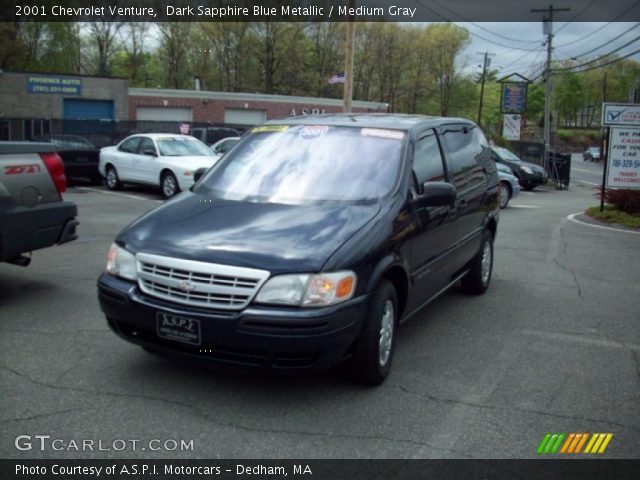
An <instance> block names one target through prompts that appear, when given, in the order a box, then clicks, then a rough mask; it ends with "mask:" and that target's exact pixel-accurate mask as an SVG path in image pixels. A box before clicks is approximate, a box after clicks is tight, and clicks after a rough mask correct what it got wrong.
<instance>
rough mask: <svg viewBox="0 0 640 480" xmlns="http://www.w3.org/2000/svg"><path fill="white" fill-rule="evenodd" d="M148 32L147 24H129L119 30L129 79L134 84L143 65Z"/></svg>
mask: <svg viewBox="0 0 640 480" xmlns="http://www.w3.org/2000/svg"><path fill="white" fill-rule="evenodd" d="M148 32H149V23H147V22H130V23H126V24H125V26H124V27H123V28H122V29H121V30H120V38H121V45H122V48H123V50H124V51H125V53H126V54H127V70H128V71H129V78H130V79H131V80H132V82H133V83H134V84H135V83H136V82H137V80H138V76H139V74H140V70H141V68H142V66H143V65H144V44H145V40H146V38H147V35H148Z"/></svg>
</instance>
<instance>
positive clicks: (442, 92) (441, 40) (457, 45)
mask: <svg viewBox="0 0 640 480" xmlns="http://www.w3.org/2000/svg"><path fill="white" fill-rule="evenodd" d="M425 33H426V47H427V50H426V66H427V74H428V75H430V76H431V78H432V79H433V81H434V82H435V85H436V88H437V93H438V97H439V101H440V102H439V103H440V115H442V116H447V115H448V114H449V108H450V106H451V92H452V90H453V86H454V84H455V82H456V80H457V79H458V71H457V69H456V57H457V56H458V54H459V53H460V52H461V51H462V49H463V48H464V47H465V45H466V44H467V43H468V42H469V32H467V30H465V29H463V28H460V27H458V26H456V25H453V24H450V23H446V24H432V25H429V26H428V27H427V30H426V32H425Z"/></svg>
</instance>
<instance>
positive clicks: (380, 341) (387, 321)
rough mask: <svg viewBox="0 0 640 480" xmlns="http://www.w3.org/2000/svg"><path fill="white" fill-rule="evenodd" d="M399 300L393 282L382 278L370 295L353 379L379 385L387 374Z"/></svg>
mask: <svg viewBox="0 0 640 480" xmlns="http://www.w3.org/2000/svg"><path fill="white" fill-rule="evenodd" d="M397 312H398V302H397V296H396V290H395V288H394V287H393V285H392V284H391V283H390V282H389V281H387V280H383V281H382V282H380V284H379V285H378V287H377V288H376V290H375V292H374V293H373V295H372V296H371V300H370V303H369V309H368V311H367V315H366V317H365V319H364V325H363V327H362V332H361V333H360V337H359V338H358V340H357V341H356V346H355V356H354V359H353V363H354V365H353V367H354V372H353V373H354V374H355V376H356V380H357V381H359V382H360V383H363V384H365V385H372V386H374V385H379V384H381V383H382V382H383V381H384V379H385V378H387V376H388V375H389V372H390V371H391V362H392V360H393V352H394V350H395V343H396V336H395V331H396V327H397V325H398V313H397Z"/></svg>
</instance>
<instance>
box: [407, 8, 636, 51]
mask: <svg viewBox="0 0 640 480" xmlns="http://www.w3.org/2000/svg"><path fill="white" fill-rule="evenodd" d="M638 1H640V0H638ZM414 2H415V3H417V4H418V5H420V6H422V7H423V8H426V9H427V10H429V11H430V12H431V13H433V14H434V15H436V16H437V17H439V18H442V19H443V20H446V21H450V20H449V19H448V18H445V17H444V16H443V15H442V14H440V13H439V12H437V11H435V10H434V9H432V8H431V7H429V6H427V5H425V4H424V3H422V2H421V1H420V0H414ZM458 16H459V15H458ZM460 18H462V17H460ZM468 23H471V24H472V25H475V24H474V23H473V22H468ZM452 25H454V26H456V27H458V28H459V29H461V30H465V31H466V32H468V33H469V34H470V35H473V36H474V37H478V38H479V39H480V40H484V41H485V42H488V43H491V44H493V45H497V46H499V47H502V48H508V49H509V50H520V51H523V52H532V51H535V50H536V49H535V48H533V49H529V48H521V47H513V46H511V45H505V44H503V43H499V42H496V41H494V40H489V39H488V38H485V37H483V36H481V35H479V34H477V33H475V32H473V31H471V30H467V29H464V28H462V27H461V26H459V25H456V24H455V23H454V24H452ZM476 26H477V25H476ZM488 31H489V32H490V33H493V32H491V31H490V30H488ZM527 42H532V43H536V42H538V40H527Z"/></svg>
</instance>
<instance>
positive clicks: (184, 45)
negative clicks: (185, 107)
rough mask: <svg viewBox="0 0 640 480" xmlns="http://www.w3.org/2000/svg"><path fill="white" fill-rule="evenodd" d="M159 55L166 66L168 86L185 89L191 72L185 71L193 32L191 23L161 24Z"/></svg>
mask: <svg viewBox="0 0 640 480" xmlns="http://www.w3.org/2000/svg"><path fill="white" fill-rule="evenodd" d="M158 31H159V32H160V49H159V55H160V58H161V59H162V61H163V62H164V64H165V66H166V70H165V71H166V84H167V86H169V87H171V88H184V87H185V84H186V79H187V78H189V76H190V72H188V71H186V70H185V68H184V67H185V66H186V63H187V50H188V48H189V40H190V36H191V31H192V24H191V23H189V22H160V23H159V24H158Z"/></svg>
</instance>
